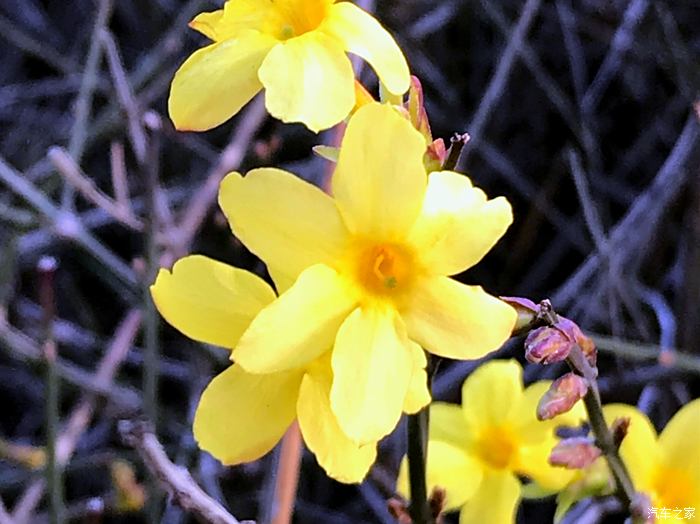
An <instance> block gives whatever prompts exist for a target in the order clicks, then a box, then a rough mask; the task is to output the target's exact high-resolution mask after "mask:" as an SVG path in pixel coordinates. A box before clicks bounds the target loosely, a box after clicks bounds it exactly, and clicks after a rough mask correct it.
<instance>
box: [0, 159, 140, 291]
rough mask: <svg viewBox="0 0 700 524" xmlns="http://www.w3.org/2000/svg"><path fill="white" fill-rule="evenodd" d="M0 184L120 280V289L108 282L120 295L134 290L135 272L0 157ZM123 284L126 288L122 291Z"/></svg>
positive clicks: (74, 216)
mask: <svg viewBox="0 0 700 524" xmlns="http://www.w3.org/2000/svg"><path fill="white" fill-rule="evenodd" d="M0 182H2V183H3V184H5V185H6V186H8V187H9V188H10V189H11V190H12V192H13V193H15V194H17V195H18V196H20V197H21V198H23V199H24V200H25V201H26V202H27V203H28V204H29V205H30V206H32V207H33V208H34V209H35V210H36V211H37V212H38V213H40V214H41V215H43V216H44V218H46V219H48V220H49V222H50V223H51V225H52V226H53V228H54V229H55V231H56V233H58V235H60V236H61V237H62V238H65V239H67V240H72V241H73V242H75V243H76V244H77V245H79V246H80V247H82V248H83V249H84V250H85V251H87V252H88V253H90V254H91V255H92V256H93V257H94V258H95V259H97V261H99V262H100V263H101V264H102V265H103V266H105V267H107V268H109V269H110V271H111V273H112V274H113V275H114V276H115V277H116V278H117V279H119V280H120V282H121V284H122V285H119V286H116V285H115V284H114V283H113V282H111V281H109V280H107V282H108V283H111V284H112V285H113V287H115V290H116V291H119V292H120V293H121V294H123V293H124V291H129V290H133V289H135V287H136V277H135V275H134V272H133V271H132V270H131V268H130V267H129V266H127V265H126V264H125V263H124V262H123V261H122V260H121V259H120V258H119V257H118V256H117V255H115V254H114V253H113V252H112V251H110V250H109V249H108V248H107V247H105V246H104V245H103V244H102V243H101V242H100V241H99V240H97V238H95V237H94V236H92V234H90V232H89V231H87V230H86V229H85V228H84V227H83V225H82V223H81V222H80V221H79V220H78V218H77V217H76V215H74V214H73V213H71V212H65V211H61V210H60V209H58V208H57V207H56V206H55V205H54V204H53V202H51V201H50V200H49V199H48V198H47V197H46V196H45V195H44V194H43V193H42V192H41V191H40V190H39V189H37V187H36V186H35V185H34V184H32V183H31V182H30V181H29V180H28V179H27V178H26V177H24V176H22V175H21V174H20V173H18V172H17V171H16V170H15V169H14V168H13V167H12V166H10V164H8V163H7V162H6V161H5V159H4V158H3V157H2V156H0ZM123 284H126V285H127V288H126V289H125V288H124V286H123Z"/></svg>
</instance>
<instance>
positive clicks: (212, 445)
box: [193, 364, 302, 464]
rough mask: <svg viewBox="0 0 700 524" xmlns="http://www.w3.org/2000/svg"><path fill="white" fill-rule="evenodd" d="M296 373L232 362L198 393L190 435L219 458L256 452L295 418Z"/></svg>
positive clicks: (227, 460)
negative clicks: (263, 371)
mask: <svg viewBox="0 0 700 524" xmlns="http://www.w3.org/2000/svg"><path fill="white" fill-rule="evenodd" d="M301 378H302V373H301V372H296V371H295V372H285V373H275V374H271V375H251V374H249V373H246V372H245V371H243V369H242V368H241V367H240V366H238V365H236V364H234V365H233V366H231V367H229V368H228V369H227V370H225V371H224V372H223V373H221V374H220V375H218V376H216V377H215V378H214V380H212V381H211V383H210V384H209V385H208V386H207V388H206V389H205V390H204V393H202V398H201V399H200V401H199V406H198V407H197V412H196V413H195V416H194V427H193V431H194V438H195V440H197V443H198V444H199V446H200V447H201V448H202V449H204V450H205V451H208V452H209V453H211V454H212V455H213V456H214V457H216V458H217V459H219V460H220V461H221V462H223V463H224V464H240V463H241V462H249V461H251V460H256V459H258V458H260V457H261V456H263V455H264V454H265V453H267V452H268V451H270V450H271V449H272V448H273V447H274V445H275V444H277V442H278V441H279V439H280V438H282V435H283V434H284V432H285V431H286V429H287V428H288V427H289V425H290V424H291V423H292V421H293V420H294V416H295V410H296V400H297V394H298V392H299V384H300V382H301Z"/></svg>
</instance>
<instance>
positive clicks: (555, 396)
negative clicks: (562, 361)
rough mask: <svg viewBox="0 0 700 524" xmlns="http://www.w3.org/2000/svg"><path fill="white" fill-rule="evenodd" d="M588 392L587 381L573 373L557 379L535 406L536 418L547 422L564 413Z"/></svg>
mask: <svg viewBox="0 0 700 524" xmlns="http://www.w3.org/2000/svg"><path fill="white" fill-rule="evenodd" d="M587 392H588V381H587V380H586V379H585V378H583V377H581V376H579V375H576V374H574V373H567V374H566V375H564V376H562V377H559V378H558V379H557V380H555V381H554V382H553V383H552V385H551V386H550V387H549V390H548V391H547V393H545V394H544V396H543V397H542V398H541V399H540V403H539V404H538V405H537V418H538V419H539V420H549V419H552V418H554V417H556V416H557V415H561V414H562V413H566V412H567V411H569V410H570V409H571V408H572V407H574V404H576V402H578V401H579V400H581V399H582V398H583V397H584V396H585V395H586V393H587Z"/></svg>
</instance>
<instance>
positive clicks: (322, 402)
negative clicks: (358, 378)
mask: <svg viewBox="0 0 700 524" xmlns="http://www.w3.org/2000/svg"><path fill="white" fill-rule="evenodd" d="M319 360H323V359H319ZM332 380H333V375H332V372H331V369H330V365H329V364H328V363H327V362H324V364H323V365H320V366H319V365H316V366H312V368H311V369H310V370H309V372H308V373H306V375H305V376H304V379H303V380H302V383H301V389H300V390H299V401H298V402H297V415H298V417H299V427H300V428H301V433H302V435H303V436H304V441H305V442H306V445H307V446H308V447H309V449H310V450H311V451H312V452H313V454H314V455H316V460H318V463H319V464H320V465H321V467H322V468H323V469H324V470H325V471H326V473H327V474H328V476H330V477H331V478H334V479H335V480H337V481H339V482H346V483H355V482H362V480H363V479H364V478H365V475H367V471H369V468H370V466H371V465H372V464H373V463H374V459H375V458H376V455H377V451H376V448H377V445H376V442H372V443H369V444H365V445H358V444H356V443H354V442H353V441H352V440H350V439H349V438H348V437H347V435H345V433H343V431H342V430H341V429H340V426H339V425H338V421H337V420H336V418H335V415H334V414H333V412H332V411H331V404H330V390H331V382H332Z"/></svg>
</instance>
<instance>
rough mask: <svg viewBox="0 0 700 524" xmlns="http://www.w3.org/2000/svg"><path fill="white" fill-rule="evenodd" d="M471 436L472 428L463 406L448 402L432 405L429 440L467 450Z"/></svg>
mask: <svg viewBox="0 0 700 524" xmlns="http://www.w3.org/2000/svg"><path fill="white" fill-rule="evenodd" d="M469 434H470V428H469V426H468V425H467V419H466V418H464V411H463V409H462V406H459V405H457V404H448V403H447V402H433V403H432V404H431V405H430V430H429V437H428V438H429V440H439V441H442V442H447V443H449V444H452V445H453V446H457V447H458V448H462V449H466V448H465V444H466V442H467V440H468V438H469Z"/></svg>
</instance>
